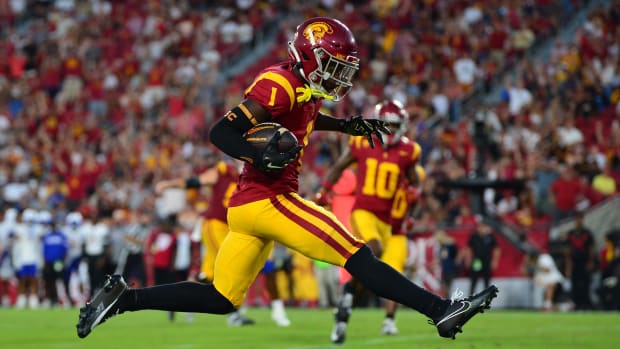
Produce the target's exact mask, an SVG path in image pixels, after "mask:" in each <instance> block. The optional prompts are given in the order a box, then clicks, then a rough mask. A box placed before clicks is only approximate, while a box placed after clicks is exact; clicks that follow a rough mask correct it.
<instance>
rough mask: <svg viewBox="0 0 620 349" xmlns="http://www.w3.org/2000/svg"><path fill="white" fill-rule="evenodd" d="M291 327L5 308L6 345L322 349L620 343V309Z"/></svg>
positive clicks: (308, 313) (326, 321)
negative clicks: (88, 317) (96, 320)
mask: <svg viewBox="0 0 620 349" xmlns="http://www.w3.org/2000/svg"><path fill="white" fill-rule="evenodd" d="M288 313H289V317H290V319H291V321H292V323H293V324H292V326H291V327H289V328H278V327H276V326H275V324H274V323H273V322H272V321H271V320H270V319H269V311H268V310H266V309H250V310H249V311H248V313H247V315H249V316H251V317H253V318H254V319H256V320H257V324H256V325H254V326H251V327H243V328H230V327H227V326H226V324H225V317H221V316H214V315H200V314H199V315H196V317H195V319H194V322H193V323H187V322H186V321H185V318H184V316H182V315H183V314H177V319H176V321H175V322H174V323H170V322H168V319H167V317H166V314H165V313H164V312H155V311H144V312H137V313H127V314H123V315H120V316H118V317H115V318H112V319H111V320H109V321H108V322H107V323H105V324H103V325H101V326H100V327H98V328H97V329H95V331H93V333H91V334H90V336H89V337H87V338H85V339H79V338H78V337H77V335H76V334H75V322H76V319H77V310H38V311H32V310H0V348H2V349H4V348H7V349H13V348H16V349H17V348H19V349H29V348H32V349H45V348H53V349H61V348H89V349H99V348H102V349H103V348H106V349H108V348H109V349H116V348H128V349H142V348H144V349H147V348H148V349H157V348H168V349H193V348H213V349H227V348H231V349H232V348H234V349H243V348H249V349H279V348H282V349H283V348H288V349H318V348H387V349H399V348H407V349H427V348H451V349H457V348H467V349H482V348H507V349H510V348H535V349H553V348H561V349H569V348H596V349H603V348H609V349H612V348H613V349H615V348H620V338H619V337H620V314H619V313H557V314H545V313H538V312H513V311H501V310H494V311H493V310H492V311H490V312H487V313H484V314H481V315H480V316H478V317H476V318H474V319H473V320H472V321H471V322H470V323H468V324H467V326H465V332H464V333H462V334H460V335H459V336H458V337H457V340H455V341H452V340H449V339H444V338H440V337H438V336H437V334H436V331H435V329H434V327H432V326H430V325H427V324H426V319H425V318H424V317H423V316H422V315H420V314H418V313H416V312H414V311H411V310H403V311H401V312H399V313H398V316H397V318H398V325H399V328H400V332H401V334H399V335H398V336H391V337H388V336H383V335H380V333H379V328H380V325H381V321H382V318H383V315H382V311H381V310H379V309H356V310H355V311H354V313H353V317H352V319H351V323H350V326H349V332H348V337H347V338H348V339H347V342H346V343H345V344H344V345H343V346H335V345H332V344H331V343H330V341H329V332H330V330H331V325H332V316H331V312H330V311H328V310H307V309H288Z"/></svg>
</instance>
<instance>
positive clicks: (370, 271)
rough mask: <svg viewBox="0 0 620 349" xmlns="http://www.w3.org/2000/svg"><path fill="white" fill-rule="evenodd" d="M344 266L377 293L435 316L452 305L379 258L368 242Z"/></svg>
mask: <svg viewBox="0 0 620 349" xmlns="http://www.w3.org/2000/svg"><path fill="white" fill-rule="evenodd" d="M344 268H345V269H346V270H347V271H348V272H349V273H350V274H351V275H352V276H353V277H354V278H356V279H357V280H358V281H360V282H361V283H362V284H363V285H364V286H366V287H367V288H368V289H370V290H371V291H373V292H374V293H375V294H376V295H378V296H380V297H383V298H388V299H391V300H393V301H395V302H397V303H400V304H404V305H406V306H408V307H411V308H413V309H415V310H417V311H419V312H421V313H422V314H424V315H426V316H428V317H430V318H431V319H435V318H437V317H438V316H440V315H441V314H443V313H444V312H445V311H446V308H447V306H448V305H447V304H448V303H447V302H446V301H445V300H443V299H441V298H439V297H437V296H436V295H434V294H432V293H430V292H428V291H426V290H425V289H423V288H421V287H419V286H417V285H416V284H414V283H412V282H411V281H409V280H408V279H407V278H406V277H404V276H403V275H402V274H401V273H399V272H397V271H396V270H395V269H393V268H392V267H390V266H389V265H387V264H385V263H384V262H382V261H380V260H378V259H377V258H376V257H375V256H374V255H373V254H372V251H371V250H370V248H368V246H366V245H364V246H363V247H362V248H360V249H359V250H358V251H357V252H356V253H355V254H353V256H351V257H350V258H349V259H348V260H347V262H346V263H345V265H344Z"/></svg>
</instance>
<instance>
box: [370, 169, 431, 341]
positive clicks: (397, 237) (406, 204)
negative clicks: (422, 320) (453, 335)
mask: <svg viewBox="0 0 620 349" xmlns="http://www.w3.org/2000/svg"><path fill="white" fill-rule="evenodd" d="M415 172H416V177H417V182H414V183H411V182H409V180H408V179H404V180H403V181H401V183H400V184H399V186H398V189H397V190H396V193H395V194H394V199H393V200H392V209H391V211H390V224H391V226H392V235H391V236H390V237H389V239H388V240H387V242H386V244H385V247H384V248H383V254H382V255H381V259H382V260H383V261H384V262H385V263H387V264H389V265H392V266H395V267H394V268H395V269H397V270H404V268H405V265H406V264H407V257H408V256H407V254H408V250H409V249H408V244H407V228H406V226H407V224H408V223H407V220H408V219H412V218H411V217H412V216H413V212H412V211H413V210H414V208H415V203H416V202H417V201H418V198H419V195H420V186H421V185H422V183H423V182H424V179H425V178H426V172H425V171H424V168H423V167H422V166H421V165H415ZM397 307H398V304H397V303H395V302H394V301H391V300H389V299H386V300H385V319H384V320H383V326H382V327H381V333H383V334H387V335H395V334H398V328H397V327H396V320H395V319H394V317H395V315H396V309H397Z"/></svg>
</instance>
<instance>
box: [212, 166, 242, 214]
mask: <svg viewBox="0 0 620 349" xmlns="http://www.w3.org/2000/svg"><path fill="white" fill-rule="evenodd" d="M215 168H216V169H217V175H218V176H217V182H216V183H215V185H213V187H212V188H211V199H210V200H209V207H208V208H207V210H206V211H205V212H204V213H203V217H204V218H206V219H218V220H220V221H222V222H226V210H227V209H228V201H229V200H230V197H231V195H232V193H233V192H234V191H235V188H237V180H238V179H239V172H238V171H237V169H236V168H235V167H234V166H232V165H230V164H227V163H226V162H224V161H220V162H218V163H217V164H216V165H215Z"/></svg>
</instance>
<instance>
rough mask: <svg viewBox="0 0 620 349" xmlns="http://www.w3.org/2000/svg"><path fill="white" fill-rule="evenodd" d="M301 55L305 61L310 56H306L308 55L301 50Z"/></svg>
mask: <svg viewBox="0 0 620 349" xmlns="http://www.w3.org/2000/svg"><path fill="white" fill-rule="evenodd" d="M301 57H302V58H303V59H304V61H307V60H309V59H310V57H308V55H307V54H306V53H305V52H303V51H302V52H301Z"/></svg>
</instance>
